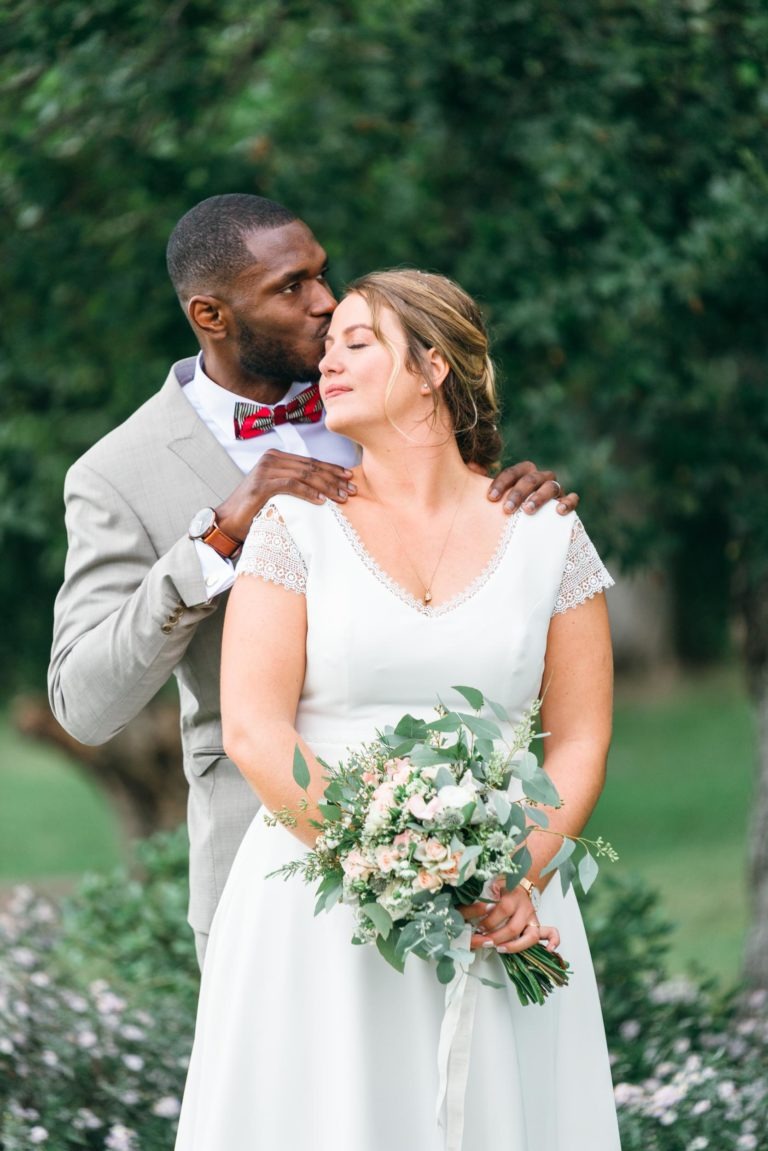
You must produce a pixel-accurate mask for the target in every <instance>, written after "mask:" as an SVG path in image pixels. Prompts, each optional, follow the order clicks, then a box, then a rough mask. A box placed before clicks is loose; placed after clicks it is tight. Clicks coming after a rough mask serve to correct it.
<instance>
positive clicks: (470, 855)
mask: <svg viewBox="0 0 768 1151" xmlns="http://www.w3.org/2000/svg"><path fill="white" fill-rule="evenodd" d="M482 853H483V845H482V843H471V844H470V845H469V847H465V848H464V853H463V855H462V857H461V859H460V860H459V883H463V882H464V880H465V879H466V875H465V874H464V872H465V871H466V868H467V867H468V866H469V864H470V863H471V862H472V860H473V859H477V857H478V855H482Z"/></svg>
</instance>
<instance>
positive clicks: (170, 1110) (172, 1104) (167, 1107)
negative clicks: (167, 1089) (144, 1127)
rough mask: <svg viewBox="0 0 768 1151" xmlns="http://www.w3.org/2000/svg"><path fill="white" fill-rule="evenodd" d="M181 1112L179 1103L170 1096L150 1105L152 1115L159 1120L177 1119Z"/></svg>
mask: <svg viewBox="0 0 768 1151" xmlns="http://www.w3.org/2000/svg"><path fill="white" fill-rule="evenodd" d="M180 1111H181V1103H180V1102H179V1100H178V1099H176V1098H174V1096H172V1095H165V1096H164V1097H163V1098H162V1099H158V1101H157V1102H156V1103H154V1104H153V1105H152V1114H153V1115H157V1116H158V1117H159V1118H160V1119H177V1118H178V1115H179V1112H180Z"/></svg>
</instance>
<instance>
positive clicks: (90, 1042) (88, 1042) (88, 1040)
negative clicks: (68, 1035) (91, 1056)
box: [77, 1029, 99, 1051]
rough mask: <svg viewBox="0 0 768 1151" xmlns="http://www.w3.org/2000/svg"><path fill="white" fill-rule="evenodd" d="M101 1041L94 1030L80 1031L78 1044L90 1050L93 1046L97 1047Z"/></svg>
mask: <svg viewBox="0 0 768 1151" xmlns="http://www.w3.org/2000/svg"><path fill="white" fill-rule="evenodd" d="M98 1041H99V1037H98V1035H96V1033H95V1032H94V1031H88V1030H87V1029H86V1030H85V1031H78V1033H77V1045H78V1047H82V1048H84V1049H85V1050H86V1051H88V1050H89V1049H90V1048H91V1047H95V1046H96V1044H97V1043H98Z"/></svg>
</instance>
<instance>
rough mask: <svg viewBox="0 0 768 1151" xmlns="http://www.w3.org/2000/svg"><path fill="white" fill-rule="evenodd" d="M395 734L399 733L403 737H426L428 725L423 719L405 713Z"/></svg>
mask: <svg viewBox="0 0 768 1151" xmlns="http://www.w3.org/2000/svg"><path fill="white" fill-rule="evenodd" d="M395 735H399V736H401V737H402V738H403V739H424V738H425V737H426V735H427V725H426V724H425V722H424V720H423V719H415V718H414V717H413V716H412V715H404V716H403V718H402V719H401V720H400V722H399V723H398V725H397V727H396V728H395Z"/></svg>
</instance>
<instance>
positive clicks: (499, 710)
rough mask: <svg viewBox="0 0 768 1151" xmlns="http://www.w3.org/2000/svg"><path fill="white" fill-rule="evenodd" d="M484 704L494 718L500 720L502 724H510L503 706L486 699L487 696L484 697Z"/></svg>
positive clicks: (507, 713)
mask: <svg viewBox="0 0 768 1151" xmlns="http://www.w3.org/2000/svg"><path fill="white" fill-rule="evenodd" d="M485 702H486V704H487V706H488V707H489V708H490V709H491V711H492V712H493V714H494V715H495V716H496V718H497V719H500V720H501V722H502V723H510V722H511V721H510V718H509V712H508V711H507V709H506V708H505V707H504V705H503V704H501V703H496V702H495V700H492V699H488V698H487V696H486V700H485Z"/></svg>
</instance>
